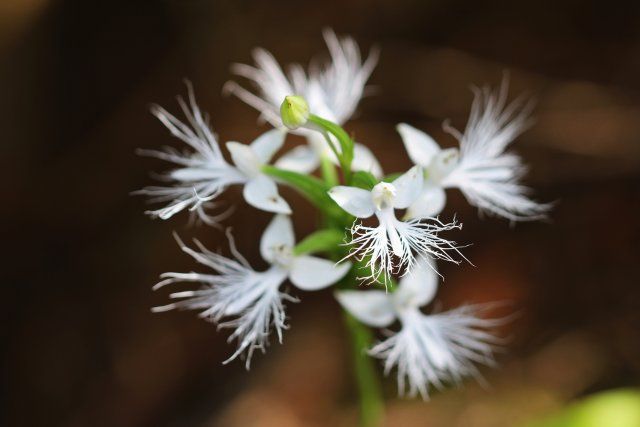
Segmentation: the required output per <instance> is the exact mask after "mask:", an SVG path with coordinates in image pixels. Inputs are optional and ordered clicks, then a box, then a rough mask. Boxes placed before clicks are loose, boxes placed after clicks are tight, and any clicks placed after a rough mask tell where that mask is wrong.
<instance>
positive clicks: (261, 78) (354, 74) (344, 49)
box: [225, 30, 382, 176]
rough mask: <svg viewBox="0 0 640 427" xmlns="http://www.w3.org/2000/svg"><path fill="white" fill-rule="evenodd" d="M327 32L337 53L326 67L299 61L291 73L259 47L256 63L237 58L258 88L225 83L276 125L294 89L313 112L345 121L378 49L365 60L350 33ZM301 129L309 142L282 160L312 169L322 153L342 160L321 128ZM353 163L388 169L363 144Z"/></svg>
mask: <svg viewBox="0 0 640 427" xmlns="http://www.w3.org/2000/svg"><path fill="white" fill-rule="evenodd" d="M323 35H324V38H325V41H326V43H327V47H328V48H329V53H330V55H331V62H330V63H328V64H327V65H325V66H324V67H321V68H317V67H316V68H311V69H310V70H309V73H308V74H307V73H305V71H304V69H303V68H302V66H301V65H299V64H293V65H291V67H290V71H289V73H288V75H286V74H285V73H284V72H283V71H282V68H280V65H278V62H277V61H276V60H275V58H274V57H273V56H272V55H271V54H270V53H269V52H267V51H265V50H264V49H256V50H255V51H254V54H253V56H254V59H255V62H256V66H255V67H252V66H250V65H245V64H236V65H235V66H234V67H233V71H234V72H235V74H237V75H239V76H241V77H245V78H247V79H248V80H250V81H251V83H253V84H254V86H255V87H256V89H257V92H258V94H257V95H256V94H253V93H251V92H250V91H248V90H247V89H245V88H243V87H241V86H240V85H238V84H237V83H235V82H233V81H231V82H228V83H227V85H226V86H225V89H226V90H228V91H229V92H231V93H233V94H235V95H236V96H237V97H238V98H240V99H241V100H242V101H244V102H246V103H247V104H249V105H250V106H252V107H253V108H255V109H256V110H258V111H259V112H260V115H261V117H262V118H263V119H265V120H267V121H268V122H269V123H271V124H272V125H273V126H274V127H278V128H280V127H283V123H282V119H281V117H280V105H281V103H282V100H283V99H284V98H285V97H286V96H288V95H294V94H295V95H300V96H302V97H304V98H305V99H306V101H307V102H308V103H309V110H310V112H311V113H313V114H315V115H317V116H320V117H322V118H325V119H327V120H331V121H332V122H335V123H338V124H343V123H345V122H346V121H347V120H348V119H349V118H351V116H352V115H353V113H354V112H355V109H356V107H357V106H358V103H359V102H360V99H361V98H362V97H363V94H364V92H365V85H366V83H367V80H368V79H369V76H370V75H371V72H372V71H373V68H374V67H375V65H376V63H377V61H378V52H377V51H375V50H374V51H372V52H371V54H370V55H369V57H368V58H367V59H366V60H365V61H364V63H363V62H362V58H361V55H360V49H359V48H358V45H357V44H356V43H355V41H354V40H353V39H351V38H350V37H344V38H342V39H341V40H339V39H338V38H337V37H336V35H335V33H334V32H333V31H331V30H326V31H324V33H323ZM295 133H297V134H301V135H304V136H306V138H307V140H308V142H309V146H299V147H296V148H294V149H293V150H291V151H289V152H288V153H286V154H285V155H284V156H282V158H280V159H279V160H278V162H276V166H278V167H280V168H283V169H289V170H295V171H298V172H301V173H309V172H311V171H313V170H315V169H316V168H317V167H318V165H319V164H320V157H321V156H328V157H329V158H330V159H332V160H333V161H334V162H337V160H336V159H335V155H334V153H333V152H332V151H331V150H330V149H329V147H328V145H327V143H326V141H325V140H324V138H323V136H322V135H321V134H319V133H318V132H316V131H312V130H310V129H303V128H300V129H297V130H296V131H295ZM352 167H353V169H354V170H364V171H368V172H371V173H373V174H374V175H376V176H381V175H382V170H381V168H380V164H379V163H378V161H377V160H376V158H375V157H374V155H373V153H372V152H371V151H370V150H369V149H368V148H367V147H365V146H364V145H362V144H356V146H355V152H354V160H353V164H352Z"/></svg>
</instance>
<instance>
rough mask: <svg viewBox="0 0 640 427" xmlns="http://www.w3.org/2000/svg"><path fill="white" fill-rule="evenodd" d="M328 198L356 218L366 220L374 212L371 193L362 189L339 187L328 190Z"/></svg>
mask: <svg viewBox="0 0 640 427" xmlns="http://www.w3.org/2000/svg"><path fill="white" fill-rule="evenodd" d="M329 196H331V198H332V199H333V200H334V201H335V202H336V203H337V204H338V206H340V207H341V208H342V209H344V210H345V211H347V212H348V213H350V214H351V215H353V216H357V217H358V218H368V217H370V216H371V215H373V212H375V210H376V207H375V205H374V204H373V200H371V192H370V191H367V190H363V189H362V188H356V187H347V186H344V185H339V186H337V187H333V188H332V189H331V190H329Z"/></svg>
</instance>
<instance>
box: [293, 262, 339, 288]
mask: <svg viewBox="0 0 640 427" xmlns="http://www.w3.org/2000/svg"><path fill="white" fill-rule="evenodd" d="M350 268H351V263H350V262H343V263H340V264H338V265H336V263H335V262H333V261H329V260H327V259H322V258H316V257H313V256H308V255H303V256H299V257H296V258H294V260H293V264H292V265H291V271H290V273H289V279H290V280H291V283H293V284H294V285H296V286H297V287H298V288H300V289H302V290H305V291H316V290H318V289H323V288H326V287H327V286H329V285H333V284H334V283H336V282H337V281H338V280H340V279H342V278H343V277H344V275H345V274H347V272H348V271H349V269H350Z"/></svg>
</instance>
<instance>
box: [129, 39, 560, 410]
mask: <svg viewBox="0 0 640 427" xmlns="http://www.w3.org/2000/svg"><path fill="white" fill-rule="evenodd" d="M324 36H325V40H326V43H327V46H328V49H329V53H330V57H331V58H330V61H329V62H328V63H327V64H326V65H324V66H322V67H319V68H318V67H316V68H310V69H309V71H305V70H304V69H303V67H302V66H300V65H298V64H295V65H293V66H291V67H290V68H289V70H290V71H289V72H288V73H287V74H285V73H284V72H283V71H282V68H281V67H280V65H279V64H278V63H277V62H276V60H275V59H274V58H273V56H271V55H270V54H269V53H268V52H266V51H264V50H256V51H255V53H254V59H255V65H254V66H250V65H235V66H234V67H233V72H234V73H235V74H236V75H238V76H240V77H242V78H245V79H247V80H248V81H249V82H250V83H251V84H252V85H253V86H254V91H251V90H249V89H246V88H245V87H243V86H241V85H240V84H239V83H237V82H235V81H234V82H229V83H228V84H227V86H226V89H227V90H228V92H229V93H232V94H234V95H236V96H237V97H238V98H239V99H241V100H242V101H244V102H246V103H247V104H249V105H250V106H252V107H253V108H255V109H256V110H258V112H259V113H260V117H261V118H262V119H264V120H266V121H267V122H268V123H269V124H270V125H271V126H272V127H273V128H272V129H270V130H268V131H266V132H265V133H263V134H262V135H261V136H259V137H258V138H257V139H256V140H254V141H253V142H251V143H250V144H242V143H239V142H227V143H226V144H225V147H226V151H227V152H228V157H229V158H230V161H228V160H227V159H226V158H225V154H223V150H222V149H221V147H220V143H219V141H218V138H217V137H216V135H215V133H214V132H213V131H212V130H211V127H210V125H209V120H208V117H207V116H206V115H204V114H203V113H202V112H201V111H200V109H199V108H198V106H197V104H196V101H195V97H194V94H193V89H192V88H191V86H190V85H188V99H187V100H186V101H185V100H184V99H182V98H178V103H179V105H180V107H181V109H182V113H183V114H184V116H185V120H184V121H182V120H179V119H178V118H176V117H175V116H174V115H172V114H170V113H169V112H167V111H166V110H165V109H163V108H161V107H157V106H156V107H153V108H152V113H153V114H154V115H155V116H156V117H157V118H158V119H159V120H160V121H161V122H162V123H163V124H164V125H165V126H166V127H167V129H168V130H169V131H170V132H171V134H172V135H173V136H175V137H176V138H178V139H180V140H181V141H182V142H184V143H185V144H186V147H184V148H185V150H177V149H174V148H165V149H164V150H162V151H156V150H143V151H141V153H142V154H145V155H150V156H154V157H157V158H160V159H162V160H165V161H167V162H169V163H171V164H172V165H173V169H171V170H170V171H169V172H168V173H166V174H165V175H162V176H161V178H162V182H163V184H162V185H159V186H151V187H147V188H144V189H142V190H140V191H139V192H138V193H139V194H143V195H148V196H150V200H151V202H154V203H162V204H163V205H162V206H161V207H159V208H157V209H154V210H150V211H148V214H150V215H151V216H153V217H158V218H161V219H169V218H171V217H173V216H174V215H176V214H178V213H179V212H181V211H190V212H191V213H192V214H193V215H195V218H197V219H199V220H201V221H202V222H204V223H206V224H209V225H219V224H220V222H221V221H222V220H223V219H224V218H225V216H226V214H227V213H226V212H220V211H217V207H218V203H217V199H218V197H219V196H220V195H221V194H222V193H223V192H224V191H225V190H226V189H227V188H228V187H230V186H234V185H239V186H242V187H243V196H244V199H245V201H246V202H247V203H248V204H249V205H251V206H252V207H254V208H256V209H259V210H262V211H266V212H271V213H273V214H274V216H273V219H272V220H271V222H270V223H269V225H268V227H267V228H266V230H265V231H264V233H263V234H262V238H261V241H260V253H261V255H262V258H263V259H264V260H265V261H266V262H267V263H268V264H269V267H268V268H267V269H266V270H264V271H256V270H255V269H254V268H253V267H251V265H250V264H249V263H248V262H247V260H246V259H245V258H244V257H243V256H242V255H241V254H240V253H239V251H238V250H237V249H236V247H235V244H234V240H233V237H232V236H231V233H230V232H229V231H228V230H227V237H228V239H229V246H230V253H231V256H230V257H227V256H224V255H221V254H219V253H215V252H212V251H210V250H207V249H206V248H205V247H204V246H203V245H202V244H201V243H200V242H198V241H197V240H196V241H194V245H195V249H194V248H191V247H189V246H187V245H185V244H184V243H183V242H182V241H181V240H180V239H179V238H178V237H177V236H176V239H177V241H178V243H179V245H180V247H181V249H182V250H183V251H184V252H186V253H187V254H188V255H190V256H191V257H192V258H193V259H194V260H195V261H196V262H197V263H199V264H201V265H202V266H203V267H204V268H206V269H207V270H208V271H206V272H203V273H195V272H191V273H177V272H171V273H164V274H163V275H162V276H161V279H162V280H161V281H160V282H159V283H158V284H157V285H156V286H155V289H157V288H160V287H163V286H165V285H170V284H175V283H193V284H196V285H197V287H196V288H194V289H193V290H186V291H179V292H174V293H171V294H170V295H169V297H170V298H171V300H172V302H171V303H169V304H167V305H164V306H160V307H155V308H153V311H155V312H162V311H167V310H173V309H180V310H182V309H184V310H198V311H199V316H200V317H202V318H205V319H207V320H209V321H211V322H213V323H215V324H217V325H218V327H219V328H229V329H231V331H232V332H231V334H230V336H229V341H230V342H233V341H235V343H236V350H235V351H234V352H233V354H232V355H231V356H230V357H229V359H228V361H230V360H233V359H235V358H238V357H241V358H244V359H245V363H246V367H247V368H249V366H250V363H251V358H252V355H253V354H254V352H255V350H260V351H265V349H266V347H267V346H268V344H269V341H270V336H271V333H272V331H275V334H276V335H277V338H278V341H280V342H282V336H283V333H284V331H285V330H286V329H287V328H288V323H287V315H286V312H285V303H287V302H291V303H292V302H297V301H298V298H297V297H295V296H293V295H292V294H291V293H290V292H291V291H290V290H289V288H284V287H283V284H284V283H285V282H286V281H289V282H291V283H292V284H293V285H294V286H295V287H296V288H298V289H299V290H301V291H305V292H307V291H316V290H320V289H324V288H327V287H329V286H332V285H336V288H337V290H336V291H335V297H336V299H337V301H338V302H339V303H340V304H341V306H342V307H343V308H344V309H345V310H346V311H347V312H348V313H350V315H352V316H353V317H355V318H356V319H357V320H358V321H360V322H361V323H362V324H365V325H368V326H370V327H375V328H389V327H392V326H393V325H394V324H398V325H399V329H398V331H397V332H395V333H393V332H388V337H387V338H386V339H384V340H383V341H381V342H379V343H377V344H372V345H371V346H370V348H369V354H370V355H371V356H373V357H377V358H381V359H383V360H384V367H385V372H387V373H388V372H389V371H390V370H392V369H393V368H396V369H397V379H398V388H399V391H400V393H401V394H403V393H405V392H406V393H408V394H409V395H411V396H414V395H417V394H420V395H422V396H423V397H425V398H426V397H427V396H428V393H429V390H430V388H431V387H436V388H440V387H442V386H443V385H445V384H447V383H451V382H458V381H460V380H461V379H462V378H464V377H467V376H474V377H479V376H480V374H479V371H478V368H477V366H476V365H477V364H484V365H491V364H492V363H493V352H494V350H495V345H496V344H497V343H498V341H497V338H496V337H494V336H493V335H492V333H491V328H492V327H493V326H495V325H496V324H497V322H498V320H496V319H487V318H484V317H483V316H481V314H482V312H484V311H486V310H485V309H486V308H487V307H486V306H483V305H475V306H474V305H471V306H463V307H461V308H457V309H453V310H450V311H445V312H439V313H432V314H429V315H426V314H424V313H423V312H422V311H421V309H420V308H421V307H423V306H425V305H427V304H429V303H430V302H431V301H432V300H433V298H434V296H435V294H436V290H437V285H438V281H439V278H440V275H439V273H438V271H437V268H436V263H435V262H436V260H440V261H448V262H455V263H459V262H460V261H461V260H463V259H465V258H464V256H463V255H462V254H461V253H460V246H458V245H457V244H456V243H455V242H453V241H451V240H448V239H447V238H445V237H443V234H445V233H448V232H451V231H452V230H457V229H459V228H461V225H460V224H459V223H458V222H457V221H456V220H455V219H453V220H451V221H449V222H446V221H442V220H440V219H439V218H438V217H437V216H438V215H439V214H440V213H441V212H442V210H443V208H444V206H445V202H446V190H447V189H450V188H457V189H459V190H460V191H461V192H462V193H463V194H464V196H465V197H466V199H467V200H468V201H469V203H471V204H472V205H474V206H476V207H477V208H478V209H479V210H480V211H483V212H487V213H491V214H494V215H497V216H501V217H504V218H507V219H509V220H511V221H517V220H531V219H538V218H540V217H542V216H544V213H545V211H546V210H547V208H548V206H546V205H541V204H538V203H536V202H534V201H532V200H530V199H529V198H528V197H527V192H528V190H527V189H526V188H525V187H523V186H522V185H521V184H520V178H521V176H522V174H523V171H524V167H523V166H522V163H521V161H520V158H519V157H518V156H516V155H515V154H513V153H510V152H507V151H506V150H507V148H508V146H509V144H510V143H511V142H513V140H514V139H515V138H516V137H517V136H518V135H519V134H520V133H521V132H522V131H523V130H524V128H525V127H526V126H527V124H528V114H529V112H530V105H529V104H523V103H521V102H519V101H516V102H514V103H511V104H508V103H507V100H506V98H507V85H506V83H504V84H503V85H502V87H501V88H500V89H499V90H498V91H497V92H492V91H491V90H489V89H482V90H477V91H476V92H475V98H474V101H473V104H472V107H471V114H470V117H469V120H468V123H467V126H466V128H465V130H464V132H459V131H457V130H455V129H453V128H452V127H451V126H449V125H448V124H445V129H446V130H447V131H448V132H449V133H450V134H452V135H453V136H454V137H455V138H456V139H457V140H458V142H459V148H448V149H442V148H440V146H439V145H438V144H437V143H436V142H435V141H434V140H433V139H432V138H431V137H430V136H429V135H427V134H426V133H424V132H422V131H420V130H418V129H416V128H414V127H412V126H410V125H408V124H399V125H398V126H397V130H398V132H399V134H400V137H401V139H402V141H403V142H404V145H405V147H406V150H407V153H408V156H409V158H410V159H411V160H412V162H413V164H414V166H413V167H411V168H410V169H408V170H407V171H406V172H404V173H400V174H397V173H396V174H391V175H388V176H384V175H383V171H382V168H381V166H380V163H379V162H378V161H377V160H376V158H375V157H374V155H373V153H372V152H371V150H369V149H368V148H367V147H366V146H364V145H362V144H359V143H356V142H354V141H353V140H352V139H351V137H350V136H349V134H348V133H347V132H346V131H344V129H343V128H342V125H343V124H344V123H345V122H347V121H348V120H349V118H350V117H352V115H353V114H354V111H355V110H356V107H357V105H358V103H359V102H360V100H361V98H362V97H363V95H364V94H365V93H366V89H367V88H366V83H367V80H368V78H369V76H370V75H371V73H372V71H373V69H374V67H375V65H376V62H377V59H378V55H377V51H373V52H372V53H370V54H369V56H368V57H367V58H366V59H365V60H363V59H362V56H361V54H360V50H359V48H358V46H357V45H356V43H355V42H354V41H353V40H352V39H351V38H342V39H339V38H338V37H336V35H335V34H334V33H333V32H331V31H326V32H325V33H324ZM289 133H293V134H297V135H302V136H304V137H305V138H306V140H307V142H308V144H306V145H302V146H297V147H295V148H293V149H291V150H289V151H287V152H285V153H284V154H282V155H280V156H277V154H278V152H279V151H280V149H281V148H282V147H283V145H284V143H285V139H286V137H287V135H288V134H289ZM276 156H277V159H276V160H275V162H273V159H274V157H276ZM318 169H319V173H315V171H316V170H318ZM280 185H287V186H290V187H293V188H294V189H296V190H297V191H298V192H299V193H300V194H302V195H303V196H304V197H305V198H306V199H307V200H308V201H309V202H310V203H312V204H313V205H314V206H315V207H316V208H317V209H318V212H319V219H322V221H321V222H320V223H321V224H323V226H322V227H320V228H319V229H318V230H317V231H315V232H314V233H312V234H310V235H309V236H307V237H305V238H304V239H303V240H302V241H300V242H299V243H296V239H295V237H294V226H293V222H292V219H293V218H295V214H294V211H293V209H292V207H291V205H290V204H289V203H288V202H287V201H286V200H284V199H283V197H282V196H280V193H279V191H278V187H279V186H280ZM318 253H319V254H322V255H323V256H324V257H318V256H316V255H315V254H318ZM396 279H399V281H398V284H397V285H396V282H395V281H396ZM359 288H360V289H359ZM364 288H368V289H366V290H365V289H364Z"/></svg>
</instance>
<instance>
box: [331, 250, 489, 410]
mask: <svg viewBox="0 0 640 427" xmlns="http://www.w3.org/2000/svg"><path fill="white" fill-rule="evenodd" d="M437 286H438V274H437V272H436V270H435V265H434V264H433V263H432V262H430V261H427V260H424V259H423V260H421V261H419V262H418V263H417V264H416V266H415V268H414V269H413V270H412V271H411V273H409V274H408V275H407V276H405V277H403V278H402V279H401V280H400V284H399V287H398V290H397V291H396V292H393V293H385V292H384V291H377V290H376V291H338V292H336V298H337V299H338V301H339V302H340V304H341V305H342V306H343V307H344V308H345V309H346V310H347V311H348V312H350V313H351V314H352V315H353V316H354V317H356V318H357V319H358V320H360V321H361V322H362V323H365V324H367V325H369V326H374V327H378V328H383V327H387V326H390V325H391V324H392V323H393V322H394V321H395V320H396V319H398V320H399V321H400V323H401V330H400V331H399V332H397V333H395V334H393V335H391V336H389V337H388V338H387V339H386V340H384V341H382V342H380V343H378V344H376V345H375V346H374V347H373V348H371V350H370V351H369V354H371V355H372V356H374V357H378V358H381V359H384V368H385V374H388V373H389V372H390V371H391V369H392V368H394V367H396V368H397V371H398V372H397V381H398V392H399V394H400V395H404V394H405V393H407V392H408V394H409V396H412V397H413V396H416V395H417V394H418V393H419V394H420V395H421V396H422V397H423V398H424V399H426V398H428V394H429V388H430V387H436V388H438V389H440V388H442V387H443V385H444V383H445V382H455V383H458V382H460V381H461V379H462V378H463V377H467V376H474V377H476V378H477V379H481V377H480V374H479V372H478V370H477V368H476V367H475V366H474V363H480V364H485V365H493V363H494V359H493V350H494V345H495V344H496V343H497V339H496V337H494V336H493V335H491V334H490V333H489V332H488V329H489V328H491V327H493V326H496V325H498V324H499V323H501V322H502V320H500V319H482V318H480V317H477V313H478V312H479V311H482V310H483V309H485V308H487V307H488V306H481V305H475V306H463V307H460V308H458V309H455V310H451V311H446V312H443V313H437V314H431V315H425V314H423V313H422V312H421V311H420V307H421V306H424V305H427V304H429V303H430V302H431V301H432V300H433V297H434V296H435V293H436V288H437Z"/></svg>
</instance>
